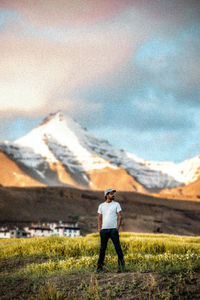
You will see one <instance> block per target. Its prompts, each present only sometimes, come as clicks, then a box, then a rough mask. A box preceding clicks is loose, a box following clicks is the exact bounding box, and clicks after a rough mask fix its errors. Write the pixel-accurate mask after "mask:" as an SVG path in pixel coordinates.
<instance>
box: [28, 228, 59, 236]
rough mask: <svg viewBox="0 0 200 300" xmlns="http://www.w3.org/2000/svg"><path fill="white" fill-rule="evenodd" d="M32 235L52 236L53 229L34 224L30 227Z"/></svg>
mask: <svg viewBox="0 0 200 300" xmlns="http://www.w3.org/2000/svg"><path fill="white" fill-rule="evenodd" d="M28 232H29V234H30V236H31V237H41V236H51V235H52V234H53V231H52V229H51V228H49V227H40V226H36V227H35V226H33V227H29V228H28Z"/></svg>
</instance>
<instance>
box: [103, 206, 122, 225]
mask: <svg viewBox="0 0 200 300" xmlns="http://www.w3.org/2000/svg"><path fill="white" fill-rule="evenodd" d="M121 210H122V209H121V206H120V204H119V203H118V202H116V201H111V202H110V203H108V202H103V203H101V204H100V205H99V208H98V213H99V214H102V219H103V220H102V227H101V229H109V228H117V213H118V212H119V211H121Z"/></svg>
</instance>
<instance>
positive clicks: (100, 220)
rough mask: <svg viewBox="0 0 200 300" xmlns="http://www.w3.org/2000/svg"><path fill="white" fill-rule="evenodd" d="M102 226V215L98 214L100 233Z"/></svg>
mask: <svg viewBox="0 0 200 300" xmlns="http://www.w3.org/2000/svg"><path fill="white" fill-rule="evenodd" d="M101 226H102V214H98V232H100V230H101Z"/></svg>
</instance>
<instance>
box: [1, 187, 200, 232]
mask: <svg viewBox="0 0 200 300" xmlns="http://www.w3.org/2000/svg"><path fill="white" fill-rule="evenodd" d="M103 201H104V197H103V192H102V191H101V192H100V191H88V190H78V189H73V188H65V187H38V188H34V187H32V188H16V187H15V188H14V187H13V188H9V187H0V208H1V214H0V223H1V224H4V225H5V224H8V225H10V226H13V225H16V224H18V225H20V226H21V225H22V224H25V223H30V222H32V221H33V222H37V221H40V222H45V221H59V220H63V221H64V220H66V219H69V218H71V217H72V218H77V219H78V223H79V226H80V228H81V232H82V234H86V233H91V232H96V231H97V208H98V205H99V204H100V203H101V202H103ZM116 201H119V202H120V204H121V206H122V209H123V216H124V219H123V224H122V228H121V230H122V231H131V232H146V233H150V232H163V233H170V234H181V235H200V200H199V201H198V200H197V201H192V200H191V199H190V201H186V200H185V199H184V198H183V199H182V200H171V199H166V198H156V197H152V196H150V195H145V194H140V193H135V192H118V193H117V194H116Z"/></svg>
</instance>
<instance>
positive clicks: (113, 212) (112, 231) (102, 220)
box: [97, 189, 125, 272]
mask: <svg viewBox="0 0 200 300" xmlns="http://www.w3.org/2000/svg"><path fill="white" fill-rule="evenodd" d="M115 193H116V190H113V189H107V190H106V191H105V192H104V196H105V200H106V201H105V202H103V203H101V204H100V205H99V208H98V231H99V232H100V238H101V248H100V253H99V260H98V263H97V272H100V271H102V270H103V264H104V257H105V251H106V248H107V243H108V240H109V238H111V240H112V242H113V244H114V246H115V250H116V252H117V255H118V272H121V271H122V270H124V266H125V264H124V256H123V252H122V249H121V245H120V241H119V233H118V231H119V228H120V225H121V221H122V214H121V211H122V209H121V206H120V204H119V203H118V202H116V201H114V199H115Z"/></svg>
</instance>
